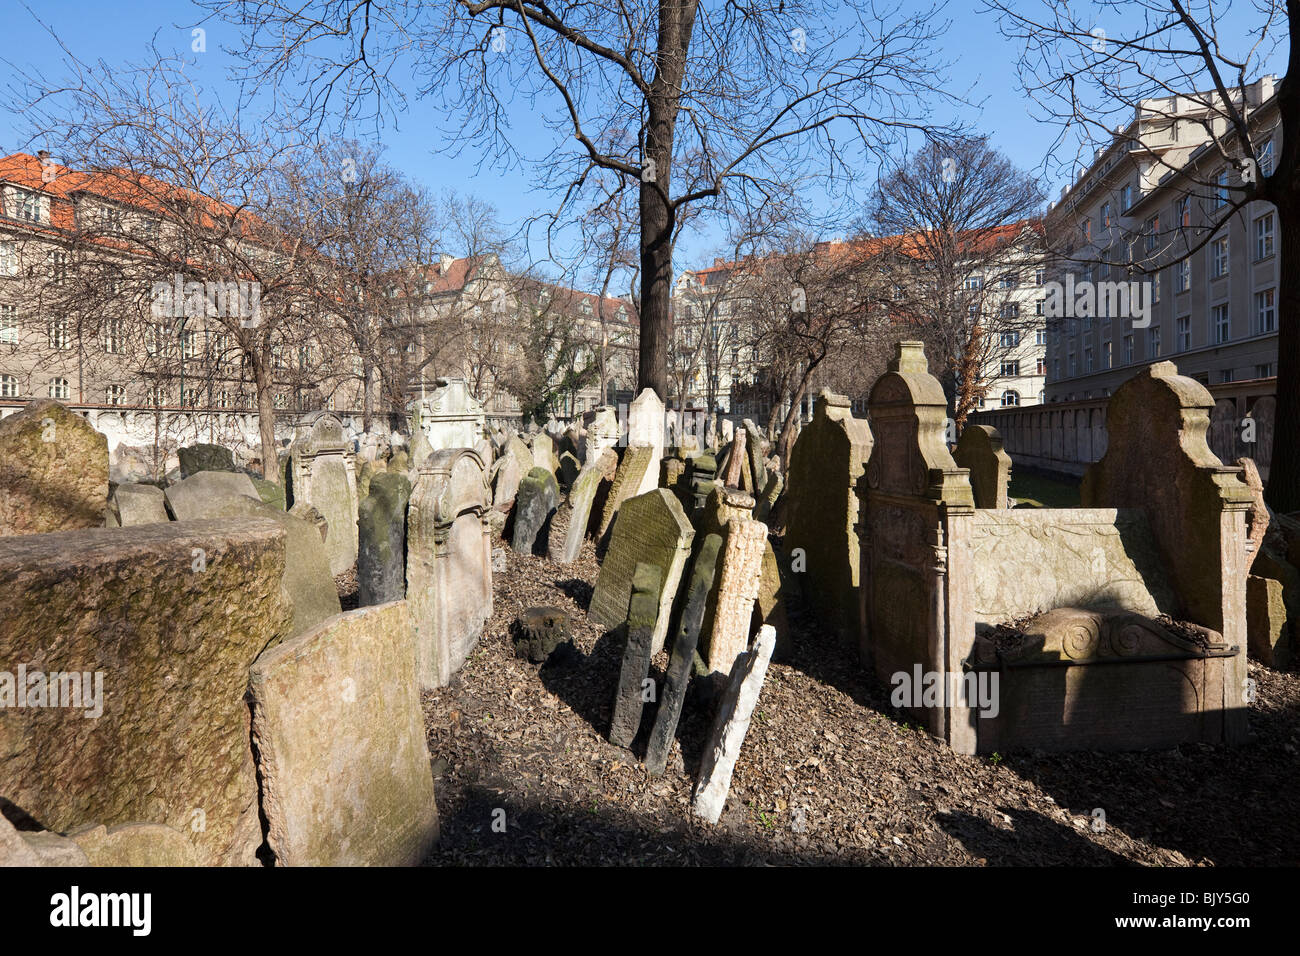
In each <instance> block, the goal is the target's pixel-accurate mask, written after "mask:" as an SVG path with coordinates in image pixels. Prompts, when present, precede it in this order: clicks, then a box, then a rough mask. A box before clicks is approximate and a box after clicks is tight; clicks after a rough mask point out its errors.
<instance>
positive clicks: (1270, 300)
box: [1255, 289, 1277, 335]
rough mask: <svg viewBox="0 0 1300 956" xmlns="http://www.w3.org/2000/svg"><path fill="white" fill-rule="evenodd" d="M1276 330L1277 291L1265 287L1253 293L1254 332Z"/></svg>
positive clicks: (1260, 333) (1259, 333)
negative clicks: (1261, 290)
mask: <svg viewBox="0 0 1300 956" xmlns="http://www.w3.org/2000/svg"><path fill="white" fill-rule="evenodd" d="M1276 331H1277V291H1276V290H1275V289H1265V290H1264V291H1263V292H1256V293H1255V333H1256V334H1257V335H1262V334H1264V333H1265V332H1276Z"/></svg>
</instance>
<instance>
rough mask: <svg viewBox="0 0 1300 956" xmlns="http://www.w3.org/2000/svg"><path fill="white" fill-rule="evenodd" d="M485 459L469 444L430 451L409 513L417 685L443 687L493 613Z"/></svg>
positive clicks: (408, 576) (408, 554) (408, 577)
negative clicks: (470, 447)
mask: <svg viewBox="0 0 1300 956" xmlns="http://www.w3.org/2000/svg"><path fill="white" fill-rule="evenodd" d="M489 510H490V509H489V506H488V488H487V478H486V476H485V474H484V469H483V459H481V458H479V456H478V454H477V453H476V452H474V451H471V450H470V449H468V448H447V449H443V450H442V451H436V452H434V453H433V454H432V455H430V456H429V457H428V458H427V459H426V460H425V463H424V465H423V467H421V469H420V478H419V481H417V482H416V483H415V488H414V489H412V491H411V504H410V507H409V509H408V510H407V520H406V595H407V601H408V603H409V604H410V608H411V619H412V621H413V622H414V626H415V636H416V665H417V671H416V672H417V676H418V679H419V681H420V687H421V688H423V689H426V690H432V689H434V688H437V687H445V686H446V685H447V683H448V681H450V680H451V675H452V674H454V673H455V672H456V671H458V670H460V667H461V665H462V664H464V663H465V658H466V657H468V656H469V652H470V651H471V650H473V649H474V645H475V644H476V643H477V642H478V639H479V635H480V634H481V633H482V631H483V624H484V622H485V621H486V620H487V619H488V618H489V617H491V616H492V536H491V535H492V531H491V527H490V525H489V523H488V511H489Z"/></svg>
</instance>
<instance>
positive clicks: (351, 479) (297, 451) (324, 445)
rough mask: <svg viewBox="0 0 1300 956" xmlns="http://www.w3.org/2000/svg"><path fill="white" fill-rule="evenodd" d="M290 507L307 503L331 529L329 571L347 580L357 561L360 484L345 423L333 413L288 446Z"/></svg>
mask: <svg viewBox="0 0 1300 956" xmlns="http://www.w3.org/2000/svg"><path fill="white" fill-rule="evenodd" d="M288 496H289V505H290V507H292V506H294V505H296V504H297V503H298V502H300V501H303V502H306V503H307V504H309V505H311V506H312V507H314V508H315V509H316V510H317V511H319V512H320V513H321V516H322V517H324V519H325V521H326V522H327V524H328V526H329V536H328V537H327V538H326V540H325V550H326V553H327V554H328V555H329V562H330V571H331V573H333V574H342V573H343V572H344V571H347V570H348V569H349V568H351V567H352V566H353V565H354V564H356V561H357V479H356V473H355V471H354V470H353V462H352V453H351V451H349V450H348V444H347V441H346V439H345V438H344V436H343V423H342V422H341V421H339V419H338V417H337V416H335V415H333V414H331V413H329V412H315V413H313V414H311V415H308V416H307V417H306V418H305V419H303V421H302V422H301V423H300V424H299V425H298V427H297V429H296V430H295V437H294V440H293V443H292V444H291V445H290V446H289V481H288Z"/></svg>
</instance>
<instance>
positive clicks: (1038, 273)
mask: <svg viewBox="0 0 1300 956" xmlns="http://www.w3.org/2000/svg"><path fill="white" fill-rule="evenodd" d="M1046 281H1047V270H1046V269H1035V270H1034V285H1042V284H1043V283H1044V282H1046Z"/></svg>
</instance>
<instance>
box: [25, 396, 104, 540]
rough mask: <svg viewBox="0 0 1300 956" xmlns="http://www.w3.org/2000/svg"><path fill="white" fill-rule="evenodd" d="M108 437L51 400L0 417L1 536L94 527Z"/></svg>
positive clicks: (100, 511)
mask: <svg viewBox="0 0 1300 956" xmlns="http://www.w3.org/2000/svg"><path fill="white" fill-rule="evenodd" d="M107 505H108V438H107V437H106V436H105V435H102V434H101V433H99V432H97V431H95V429H93V428H91V427H90V424H89V423H88V422H87V421H86V420H85V419H84V418H82V417H81V416H80V415H78V414H77V413H76V412H73V411H71V410H69V409H68V408H67V407H66V406H63V405H60V404H59V403H58V402H56V401H52V400H50V399H41V400H40V401H36V402H32V403H30V404H29V405H28V406H27V407H26V408H24V409H23V410H22V411H20V412H15V413H14V414H13V415H10V416H9V417H8V418H4V419H0V536H4V535H11V534H42V533H44V532H47V531H70V530H73V529H76V528H99V527H102V526H103V524H104V508H105V507H106V506H107Z"/></svg>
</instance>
